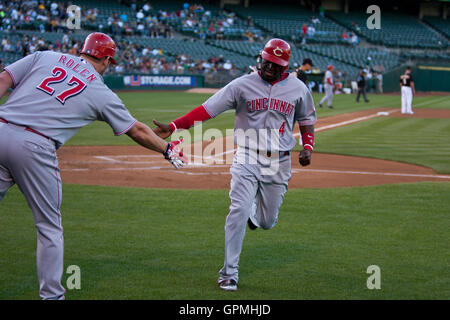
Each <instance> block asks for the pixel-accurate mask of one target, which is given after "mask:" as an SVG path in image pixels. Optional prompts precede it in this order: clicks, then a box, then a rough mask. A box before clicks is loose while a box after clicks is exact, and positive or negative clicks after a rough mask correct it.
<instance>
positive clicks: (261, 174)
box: [154, 39, 316, 291]
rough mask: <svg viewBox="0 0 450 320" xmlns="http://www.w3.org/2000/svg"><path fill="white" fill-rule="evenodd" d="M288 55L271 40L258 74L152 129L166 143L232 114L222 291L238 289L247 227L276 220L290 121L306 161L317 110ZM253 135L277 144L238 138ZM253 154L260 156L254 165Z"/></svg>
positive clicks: (286, 175)
mask: <svg viewBox="0 0 450 320" xmlns="http://www.w3.org/2000/svg"><path fill="white" fill-rule="evenodd" d="M290 54H291V49H290V46H289V44H288V43H287V42H285V41H284V40H281V39H271V40H270V41H268V42H267V43H266V45H265V47H264V49H263V51H262V53H261V58H262V60H261V67H260V70H259V71H258V72H252V73H250V74H247V75H244V76H241V77H239V78H237V79H235V80H233V81H231V82H230V83H229V84H228V85H226V86H225V87H224V88H222V89H221V90H220V91H218V92H217V93H216V94H214V95H213V96H211V97H210V98H209V99H208V100H207V101H205V102H204V103H203V104H202V105H201V106H199V107H197V108H195V109H193V110H192V111H190V112H189V113H187V114H186V115H184V116H182V117H180V118H178V119H176V120H174V121H173V122H172V123H170V124H169V125H167V124H162V123H160V122H158V121H154V123H155V124H156V125H157V127H156V128H155V129H154V131H155V133H156V134H158V135H159V136H160V137H162V138H166V137H168V136H170V134H172V132H173V131H175V130H177V129H178V130H180V129H189V128H190V127H191V126H192V125H194V122H196V121H205V120H208V119H210V118H215V117H217V116H218V115H219V114H221V113H223V112H225V111H226V110H229V109H234V110H235V114H236V121H235V128H234V129H235V130H234V139H235V143H236V144H237V145H238V147H237V151H236V154H235V156H234V160H233V164H232V166H231V169H230V172H231V184H230V193H229V195H230V199H231V205H230V208H229V213H228V216H227V218H226V223H225V261H224V265H223V267H222V268H221V269H220V271H219V279H218V283H219V286H220V288H221V289H223V290H229V291H233V290H237V283H238V262H239V257H240V254H241V250H242V243H243V241H244V236H245V230H246V224H248V225H249V227H250V229H256V228H261V229H271V228H273V227H274V226H275V224H276V223H277V221H278V212H279V209H280V206H281V204H282V202H283V199H284V195H285V193H286V191H287V189H288V181H289V179H290V178H291V156H290V155H291V150H292V148H294V146H295V144H296V140H295V138H294V136H293V134H292V131H293V129H294V125H295V121H298V123H299V125H300V131H301V135H302V142H303V150H302V151H301V152H300V154H299V162H300V164H301V165H302V166H307V165H309V164H310V162H311V152H312V151H313V146H314V124H315V122H316V110H315V108H314V102H313V98H312V96H311V93H310V91H309V90H308V88H307V87H306V86H305V84H304V83H303V82H302V81H300V80H299V79H298V78H297V77H296V76H295V75H293V74H288V73H287V68H288V65H289V58H290ZM252 130H258V131H259V132H263V133H266V135H267V136H269V135H270V134H271V133H272V134H273V132H275V133H276V135H277V136H278V139H279V142H278V145H277V144H276V143H274V144H273V145H272V143H267V144H265V142H266V141H263V140H265V139H264V138H263V139H262V140H261V141H259V142H258V144H256V147H255V146H253V147H252V146H248V145H247V144H243V143H241V142H242V141H243V140H244V139H242V135H246V134H245V133H246V132H249V131H252ZM250 135H251V134H249V136H250ZM262 136H264V135H262ZM267 136H266V137H267ZM239 141H241V142H239ZM257 155H259V156H261V155H263V156H261V157H258V159H257V160H255V157H256V156H257ZM252 160H254V161H252ZM274 162H277V164H278V170H276V172H274V173H272V174H269V173H268V172H266V171H265V170H263V169H264V168H266V167H267V166H270V165H271V164H272V163H274Z"/></svg>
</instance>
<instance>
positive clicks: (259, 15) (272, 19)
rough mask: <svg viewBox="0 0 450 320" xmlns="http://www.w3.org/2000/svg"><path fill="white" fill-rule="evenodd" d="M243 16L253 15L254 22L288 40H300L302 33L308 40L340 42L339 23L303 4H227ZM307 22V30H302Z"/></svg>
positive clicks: (250, 16)
mask: <svg viewBox="0 0 450 320" xmlns="http://www.w3.org/2000/svg"><path fill="white" fill-rule="evenodd" d="M226 8H227V9H228V10H231V11H234V12H236V14H237V15H238V16H240V17H241V18H242V19H250V18H251V19H252V20H253V21H254V24H255V25H256V26H258V27H260V28H262V29H263V30H266V31H267V32H268V33H270V34H273V35H275V36H277V37H281V38H286V39H289V40H291V41H301V40H302V38H303V36H305V37H306V41H307V42H322V43H336V42H339V39H340V36H341V34H342V32H343V31H344V30H345V28H343V27H342V26H340V25H338V24H336V23H334V22H332V21H330V20H329V19H328V18H326V17H325V16H320V15H314V14H312V12H311V11H308V10H306V9H304V8H302V7H299V6H296V7H281V8H277V10H275V11H274V10H273V6H267V5H266V6H264V5H254V6H251V8H244V7H242V6H227V7H226ZM304 25H305V26H306V31H305V32H304V31H303V30H302V27H303V26H304Z"/></svg>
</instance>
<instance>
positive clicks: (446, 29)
mask: <svg viewBox="0 0 450 320" xmlns="http://www.w3.org/2000/svg"><path fill="white" fill-rule="evenodd" d="M423 20H424V22H425V23H427V24H428V25H430V26H431V27H433V28H434V29H435V30H437V31H438V32H440V33H441V34H442V35H443V36H444V37H446V38H447V40H450V22H449V21H447V20H444V19H442V18H439V17H424V19H423Z"/></svg>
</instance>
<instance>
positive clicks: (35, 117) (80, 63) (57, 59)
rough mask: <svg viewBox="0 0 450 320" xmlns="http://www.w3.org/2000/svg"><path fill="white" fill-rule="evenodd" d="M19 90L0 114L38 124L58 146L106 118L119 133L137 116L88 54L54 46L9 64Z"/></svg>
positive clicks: (13, 120)
mask: <svg viewBox="0 0 450 320" xmlns="http://www.w3.org/2000/svg"><path fill="white" fill-rule="evenodd" d="M5 71H7V72H8V73H9V75H10V76H11V78H12V80H13V82H14V90H13V92H12V93H11V95H10V96H9V98H8V100H7V101H6V102H5V103H4V104H3V105H2V106H0V118H4V119H6V120H7V121H8V122H10V123H13V124H17V125H21V126H26V127H30V128H33V129H35V130H37V131H39V132H40V133H42V134H44V135H46V136H47V137H50V138H52V140H54V141H55V142H56V147H57V148H59V147H60V146H62V145H63V144H64V143H65V142H66V141H67V140H69V139H70V138H71V137H72V136H73V135H74V134H75V133H76V132H77V131H78V130H79V129H80V128H82V127H83V126H86V125H88V124H90V123H91V122H93V121H95V120H100V121H105V122H107V123H108V124H109V125H110V126H111V127H112V129H113V131H114V134H115V135H121V134H123V133H125V132H126V131H128V130H129V129H130V128H131V127H132V126H133V125H134V124H135V123H136V120H135V119H134V118H133V117H132V116H131V115H130V113H129V112H128V110H127V109H126V108H125V106H124V105H123V103H122V101H121V100H120V99H119V97H118V96H117V95H116V94H115V93H114V92H112V91H111V90H110V89H109V88H108V87H107V86H106V85H105V84H104V82H103V78H102V76H101V75H100V74H98V73H97V72H96V70H95V68H94V67H93V66H92V65H91V64H90V63H89V62H88V61H86V60H85V59H83V58H81V57H76V56H72V55H69V54H64V53H57V52H52V51H42V52H36V53H33V54H31V55H28V56H26V57H25V58H22V59H21V60H18V61H16V62H14V63H13V64H11V65H9V66H7V67H5Z"/></svg>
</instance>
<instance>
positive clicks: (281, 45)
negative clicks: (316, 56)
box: [261, 38, 291, 67]
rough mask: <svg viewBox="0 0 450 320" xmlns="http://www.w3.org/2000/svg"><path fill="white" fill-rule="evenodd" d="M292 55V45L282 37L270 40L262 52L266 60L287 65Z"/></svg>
mask: <svg viewBox="0 0 450 320" xmlns="http://www.w3.org/2000/svg"><path fill="white" fill-rule="evenodd" d="M290 56H291V46H290V45H289V43H287V42H286V41H284V40H282V39H276V38H275V39H271V40H269V41H268V42H267V43H266V45H265V46H264V49H263V51H262V53H261V57H262V58H263V59H264V60H267V61H270V62H273V63H276V64H278V65H280V66H283V67H287V66H288V65H289V58H290Z"/></svg>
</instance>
